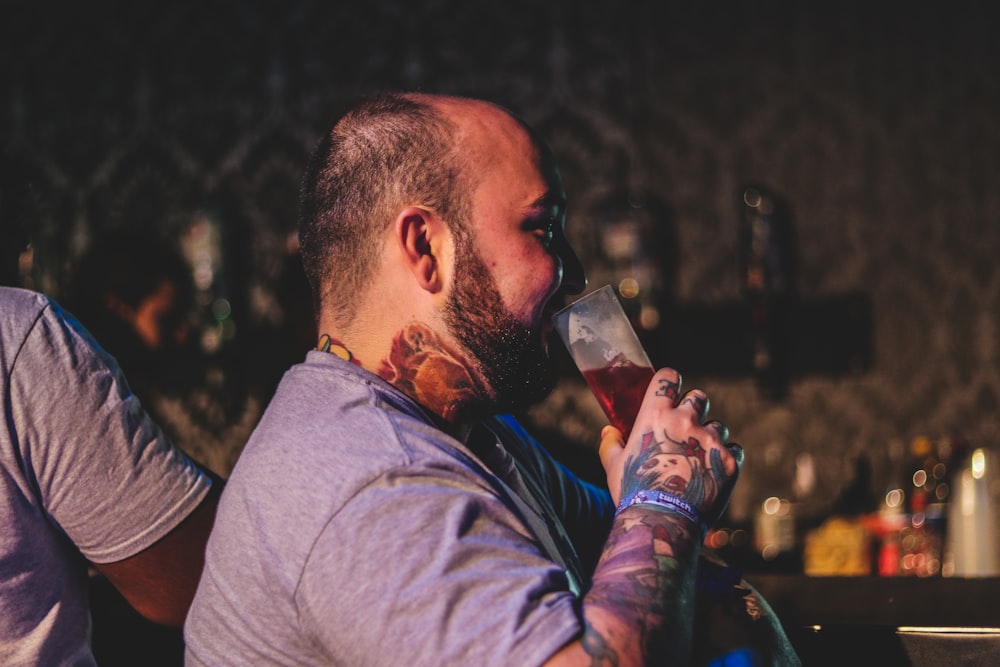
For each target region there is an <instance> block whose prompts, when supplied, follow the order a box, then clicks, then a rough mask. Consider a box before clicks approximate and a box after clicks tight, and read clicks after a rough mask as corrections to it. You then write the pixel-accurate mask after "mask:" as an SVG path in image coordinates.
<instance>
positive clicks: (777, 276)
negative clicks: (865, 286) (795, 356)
mask: <svg viewBox="0 0 1000 667" xmlns="http://www.w3.org/2000/svg"><path fill="white" fill-rule="evenodd" d="M740 209H741V215H740V246H741V252H740V261H741V267H740V268H741V271H742V283H743V291H744V296H745V298H746V299H747V302H748V304H749V308H750V337H751V339H750V345H751V354H752V355H753V359H752V362H753V369H754V372H755V374H756V376H757V380H758V384H759V385H760V388H761V389H762V390H763V391H764V392H765V393H766V394H768V395H769V396H770V397H771V398H782V397H783V396H784V395H785V393H786V391H787V384H788V379H789V369H788V365H789V360H788V358H787V350H788V348H789V345H788V341H787V336H788V326H787V319H788V317H789V310H790V306H791V302H792V301H793V299H794V296H795V294H794V288H795V247H794V246H795V244H794V239H793V235H792V226H791V221H790V219H789V216H788V210H787V207H786V206H785V205H784V203H783V202H782V201H781V200H780V199H779V198H778V197H777V196H776V195H775V194H774V193H772V192H770V191H768V190H767V189H765V188H763V187H761V186H758V185H747V186H746V187H744V188H743V190H742V191H741V196H740Z"/></svg>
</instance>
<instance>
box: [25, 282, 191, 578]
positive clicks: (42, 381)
mask: <svg viewBox="0 0 1000 667" xmlns="http://www.w3.org/2000/svg"><path fill="white" fill-rule="evenodd" d="M9 405H10V410H11V412H12V417H13V419H14V421H15V425H16V432H17V433H18V437H19V442H18V443H17V447H18V450H19V452H20V456H21V457H22V459H23V462H22V463H23V466H24V469H25V470H26V471H29V475H30V477H31V478H32V482H33V483H34V485H35V487H36V489H37V493H38V496H39V502H40V503H41V505H42V506H43V507H44V508H45V511H46V512H47V514H48V515H49V516H50V517H51V519H52V521H53V522H54V523H55V524H56V525H58V526H59V527H60V528H61V530H62V531H63V532H65V534H66V535H67V536H68V537H69V539H70V540H72V542H73V543H74V544H75V545H76V546H77V548H79V549H80V551H81V552H82V553H83V554H84V556H86V557H87V558H89V559H90V560H92V561H94V562H98V563H105V562H114V561H118V560H121V559H124V558H127V557H129V556H133V555H135V554H137V553H139V552H140V551H143V550H144V549H146V548H147V547H149V546H151V545H152V544H154V543H155V542H157V541H158V540H159V539H160V538H162V537H163V536H164V535H166V534H167V533H168V532H169V531H170V530H171V529H173V528H174V527H175V526H176V525H177V524H179V523H180V522H181V521H182V520H183V519H184V518H185V517H186V516H187V515H188V514H190V513H191V512H192V511H193V510H194V509H195V508H196V507H197V506H198V504H199V503H200V502H201V500H202V499H203V498H204V497H205V495H206V493H207V492H208V489H209V488H210V486H211V480H210V479H209V478H208V476H207V475H205V474H204V473H203V472H202V471H201V470H200V469H199V468H198V466H196V465H195V464H194V462H193V461H191V460H190V459H189V458H188V457H187V456H185V455H184V454H183V453H182V452H181V451H180V450H179V449H177V448H176V447H174V446H173V445H172V444H171V443H170V441H169V440H168V439H167V437H166V436H165V435H164V434H163V432H162V431H161V430H160V428H159V427H158V426H157V425H156V424H155V423H154V422H153V421H152V419H151V418H150V417H149V415H148V414H147V413H146V412H145V410H144V409H143V408H142V406H141V405H140V403H139V400H138V398H136V396H135V395H134V394H133V393H132V392H131V391H130V390H129V387H128V384H127V382H126V380H125V378H124V376H123V375H122V373H121V371H120V369H119V367H118V365H117V363H116V362H115V360H114V358H113V357H111V356H110V355H109V354H108V353H107V352H106V351H104V350H103V349H102V348H101V347H100V346H99V345H98V344H97V343H96V342H95V341H94V339H93V338H92V337H91V336H90V334H89V333H88V332H87V331H86V330H85V329H84V328H83V327H82V325H80V324H79V323H78V322H77V321H76V320H75V319H73V318H72V316H70V315H69V314H68V313H66V312H65V311H63V310H61V308H60V307H59V306H58V304H56V303H54V302H52V303H50V305H49V307H48V308H46V309H45V310H44V311H43V312H42V313H41V315H40V317H39V318H38V320H37V321H36V323H35V326H34V327H33V328H32V329H31V331H30V333H29V334H28V336H27V338H26V339H25V341H24V344H23V346H22V349H21V350H20V352H19V353H18V355H17V358H16V360H15V362H14V364H13V366H12V369H11V376H10V404H9Z"/></svg>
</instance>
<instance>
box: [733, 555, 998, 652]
mask: <svg viewBox="0 0 1000 667" xmlns="http://www.w3.org/2000/svg"><path fill="white" fill-rule="evenodd" d="M746 579H747V580H748V581H749V582H750V583H751V584H753V585H754V586H755V587H756V588H757V590H759V591H760V592H761V594H763V596H764V598H765V599H766V600H767V601H768V603H770V605H771V607H772V608H773V610H774V612H775V613H776V614H777V616H778V618H780V619H781V622H782V624H783V625H784V627H785V629H786V631H787V632H788V636H789V639H791V641H792V643H793V644H794V645H795V647H796V649H798V651H799V654H800V656H801V657H802V659H803V664H804V665H806V666H807V667H810V666H812V665H844V664H848V665H851V667H858V666H860V665H890V666H895V665H900V666H902V667H908V666H913V667H917V666H920V667H922V666H924V665H928V666H929V665H935V666H949V665H1000V602H998V601H1000V578H997V577H986V578H958V577H927V578H917V577H810V576H806V575H790V574H753V573H748V574H747V575H746Z"/></svg>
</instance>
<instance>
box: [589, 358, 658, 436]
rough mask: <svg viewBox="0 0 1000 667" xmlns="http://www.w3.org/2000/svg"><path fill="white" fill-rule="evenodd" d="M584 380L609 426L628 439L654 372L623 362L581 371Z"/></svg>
mask: <svg viewBox="0 0 1000 667" xmlns="http://www.w3.org/2000/svg"><path fill="white" fill-rule="evenodd" d="M583 377H584V379H585V380H586V381H587V385H588V386H589V387H590V390H591V391H592V392H593V393H594V396H596V397H597V401H598V402H599V403H600V404H601V407H602V408H603V409H604V414H606V415H607V416H608V420H609V421H610V422H611V425H612V426H614V427H615V428H617V429H618V430H619V431H621V432H622V433H623V434H624V435H625V437H626V438H627V437H628V432H629V431H630V430H632V424H633V423H635V418H636V415H638V414H639V406H640V405H642V399H643V397H644V396H645V395H646V388H647V387H649V382H650V380H652V379H653V369H652V368H650V367H648V366H636V365H635V364H632V363H630V362H625V364H624V365H620V366H606V367H604V368H595V369H592V370H589V371H583Z"/></svg>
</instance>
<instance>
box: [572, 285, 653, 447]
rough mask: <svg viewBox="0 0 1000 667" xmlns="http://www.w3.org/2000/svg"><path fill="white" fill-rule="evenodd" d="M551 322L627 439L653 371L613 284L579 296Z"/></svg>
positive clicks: (614, 423)
mask: <svg viewBox="0 0 1000 667" xmlns="http://www.w3.org/2000/svg"><path fill="white" fill-rule="evenodd" d="M553 321H554V324H555V329H556V331H557V332H558V333H559V337H560V338H561V339H562V341H563V344H564V345H566V348H567V349H568V350H569V354H570V357H572V359H573V361H574V363H575V364H576V367H577V368H578V369H579V370H580V373H581V374H582V375H583V377H584V379H585V380H586V381H587V386H589V387H590V391H591V392H593V394H594V396H595V397H596V398H597V401H598V403H600V405H601V408H602V409H603V410H604V414H605V415H607V417H608V420H609V421H610V422H611V424H612V425H613V426H614V427H615V428H617V429H618V430H619V431H621V432H622V433H623V434H624V435H625V437H626V438H627V437H628V433H629V431H631V430H632V424H633V423H634V422H635V418H636V415H637V414H638V413H639V406H640V405H642V399H643V397H644V396H645V394H646V388H647V387H648V386H649V382H650V380H652V379H653V373H654V371H653V364H652V363H651V362H650V361H649V357H648V356H647V355H646V351H645V350H644V349H643V347H642V343H640V342H639V337H638V336H637V335H636V333H635V329H633V328H632V324H631V323H630V322H629V319H628V316H627V315H626V314H625V311H624V310H623V309H622V305H621V303H620V302H619V301H618V298H617V297H616V296H615V291H614V288H613V287H611V286H610V285H605V286H604V287H601V288H600V289H597V290H594V291H593V292H590V293H589V294H587V295H585V296H583V297H581V298H580V299H577V300H576V301H574V302H573V303H571V304H570V305H568V306H566V307H565V308H563V309H562V310H560V311H559V312H557V313H556V314H555V315H554V316H553Z"/></svg>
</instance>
